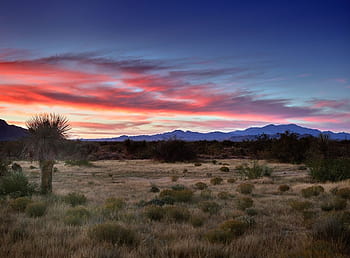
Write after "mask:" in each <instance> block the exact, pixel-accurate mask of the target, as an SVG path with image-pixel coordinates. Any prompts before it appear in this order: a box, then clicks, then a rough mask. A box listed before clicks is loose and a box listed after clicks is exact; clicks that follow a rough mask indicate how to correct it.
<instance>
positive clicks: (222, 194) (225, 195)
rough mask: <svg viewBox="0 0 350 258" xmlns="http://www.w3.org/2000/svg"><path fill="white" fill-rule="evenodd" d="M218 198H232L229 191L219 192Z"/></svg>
mask: <svg viewBox="0 0 350 258" xmlns="http://www.w3.org/2000/svg"><path fill="white" fill-rule="evenodd" d="M218 198H219V199H221V200H227V199H230V198H231V195H230V193H228V192H220V193H218Z"/></svg>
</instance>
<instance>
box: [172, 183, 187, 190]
mask: <svg viewBox="0 0 350 258" xmlns="http://www.w3.org/2000/svg"><path fill="white" fill-rule="evenodd" d="M171 189H173V190H175V191H181V190H185V189H186V187H185V186H184V185H179V184H177V185H173V186H172V187H171Z"/></svg>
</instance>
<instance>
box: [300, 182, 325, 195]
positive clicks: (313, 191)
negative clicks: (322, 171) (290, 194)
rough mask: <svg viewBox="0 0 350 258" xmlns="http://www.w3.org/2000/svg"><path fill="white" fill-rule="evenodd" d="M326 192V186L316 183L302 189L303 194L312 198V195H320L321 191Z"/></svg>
mask: <svg viewBox="0 0 350 258" xmlns="http://www.w3.org/2000/svg"><path fill="white" fill-rule="evenodd" d="M323 192H324V188H323V187H322V186H320V185H314V186H310V187H307V188H304V189H302V190H301V195H302V196H303V197H305V198H310V197H312V196H318V195H320V193H323Z"/></svg>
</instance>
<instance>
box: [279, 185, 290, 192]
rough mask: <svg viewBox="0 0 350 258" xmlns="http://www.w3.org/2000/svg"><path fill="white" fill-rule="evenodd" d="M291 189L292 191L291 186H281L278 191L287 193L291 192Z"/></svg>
mask: <svg viewBox="0 0 350 258" xmlns="http://www.w3.org/2000/svg"><path fill="white" fill-rule="evenodd" d="M289 189H290V187H289V185H280V186H279V187H278V190H279V191H280V192H281V193H284V192H287V191H289Z"/></svg>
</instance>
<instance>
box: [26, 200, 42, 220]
mask: <svg viewBox="0 0 350 258" xmlns="http://www.w3.org/2000/svg"><path fill="white" fill-rule="evenodd" d="M46 209H47V204H46V203H44V202H32V203H29V204H28V205H27V207H26V210H25V212H26V214H27V215H28V216H29V217H32V218H36V217H42V216H44V214H45V213H46Z"/></svg>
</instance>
